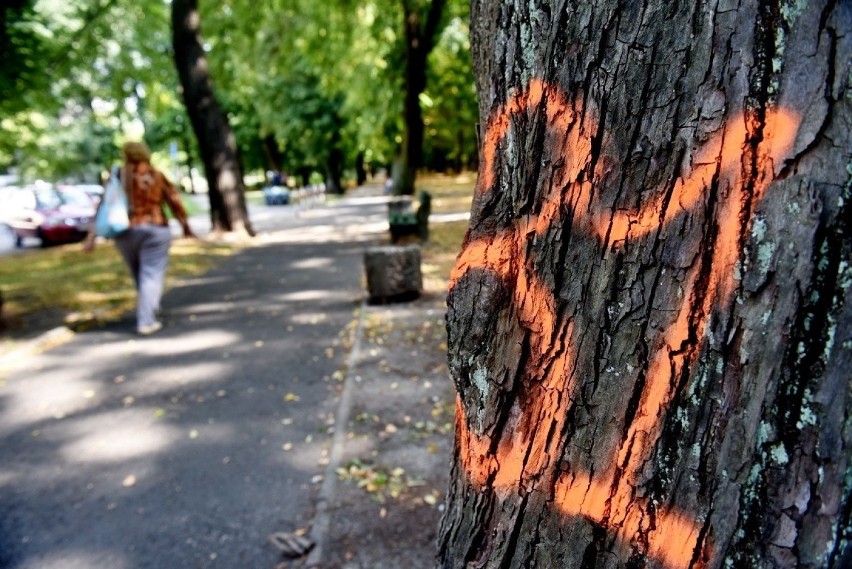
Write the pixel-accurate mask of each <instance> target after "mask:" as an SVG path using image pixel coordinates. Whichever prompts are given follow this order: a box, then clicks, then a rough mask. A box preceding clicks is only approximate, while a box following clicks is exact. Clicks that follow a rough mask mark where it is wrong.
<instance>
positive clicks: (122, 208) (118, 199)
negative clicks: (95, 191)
mask: <svg viewBox="0 0 852 569" xmlns="http://www.w3.org/2000/svg"><path fill="white" fill-rule="evenodd" d="M129 227H130V216H129V215H128V213H127V194H125V193H124V187H123V186H122V185H121V180H119V179H118V176H116V175H115V174H113V175H112V176H110V178H109V182H107V185H106V189H104V195H103V200H102V203H101V207H100V208H99V209H98V214H97V216H96V217H95V233H96V234H97V235H99V236H101V237H107V238H110V239H111V238H113V237H117V236H119V235H121V234H122V233H124V232H125V231H127V229H128V228H129Z"/></svg>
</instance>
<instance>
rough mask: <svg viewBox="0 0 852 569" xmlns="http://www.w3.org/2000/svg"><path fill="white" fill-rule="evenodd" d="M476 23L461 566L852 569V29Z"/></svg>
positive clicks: (836, 15) (450, 516)
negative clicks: (476, 154) (477, 139)
mask: <svg viewBox="0 0 852 569" xmlns="http://www.w3.org/2000/svg"><path fill="white" fill-rule="evenodd" d="M471 22H472V30H471V36H472V44H473V52H474V64H475V69H476V73H477V87H478V90H479V94H480V118H481V125H482V126H481V133H480V134H481V142H482V145H481V148H480V176H479V180H478V183H477V187H476V197H475V200H474V205H473V210H472V217H471V222H470V229H469V231H468V234H467V236H466V238H465V243H464V246H463V250H462V252H461V254H460V255H459V258H458V260H457V264H456V267H455V269H454V271H453V275H452V284H451V289H450V293H449V297H448V304H449V311H448V316H447V320H448V324H447V327H448V332H449V362H450V369H451V374H452V377H453V380H454V382H455V384H456V388H457V391H458V410H457V433H456V446H455V453H454V461H453V470H452V482H451V485H450V489H449V493H448V497H447V509H446V512H445V515H444V519H443V521H442V527H441V537H440V553H439V562H440V566H441V567H445V568H451V567H452V568H473V567H476V568H485V567H487V568H510V567H525V568H534V567H538V568H552V567H572V568H583V569H591V568H615V567H630V568H638V567H654V568H657V567H660V568H666V569H681V568H687V567H711V568H719V567H744V568H745V567H748V568H752V567H813V568H817V567H820V568H822V567H836V568H840V567H850V566H852V547H850V543H852V542H850V538H851V537H852V527H850V526H851V525H852V524H850V514H852V499H850V493H852V488H850V487H852V475H850V473H852V462H850V450H852V418H851V417H852V413H850V410H852V407H850V401H852V380H850V371H849V370H850V369H852V290H850V285H852V259H851V258H850V257H852V239H850V237H852V227H850V224H851V223H852V212H850V203H852V201H851V200H852V135H850V132H852V85H850V82H852V65H851V64H850V59H852V5H851V4H849V3H843V2H831V1H828V2H826V1H822V2H810V3H806V4H801V5H799V4H797V5H796V6H793V5H788V4H787V3H777V2H772V1H769V2H757V1H756V0H747V1H745V2H741V3H734V4H730V3H727V2H718V1H706V0H702V1H698V2H685V3H664V2H652V3H648V2H644V3H640V2H621V1H618V0H594V1H591V2H582V3H569V2H567V1H555V0H554V1H552V2H520V1H518V0H503V1H494V0H473V1H472V14H471Z"/></svg>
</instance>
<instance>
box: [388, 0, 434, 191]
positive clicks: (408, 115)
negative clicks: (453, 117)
mask: <svg viewBox="0 0 852 569" xmlns="http://www.w3.org/2000/svg"><path fill="white" fill-rule="evenodd" d="M416 4H417V0H402V7H403V19H404V25H405V84H404V90H405V93H404V102H403V121H404V122H403V132H402V148H401V150H400V168H399V176H398V178H397V179H396V180H394V186H393V190H394V193H395V194H396V195H407V196H410V195H413V194H414V182H415V179H416V176H417V169H418V168H419V167H420V165H421V164H422V162H423V131H424V128H423V111H422V109H421V108H420V95H421V94H422V93H423V91H424V90H425V89H426V69H427V63H428V59H429V53H431V52H432V48H433V47H434V46H435V40H436V39H437V35H438V31H439V26H440V23H441V16H442V14H443V11H444V5H445V4H446V0H431V1H430V2H429V7H428V10H427V11H426V15H425V18H424V17H423V14H422V13H421V10H420V8H419V7H417V6H416Z"/></svg>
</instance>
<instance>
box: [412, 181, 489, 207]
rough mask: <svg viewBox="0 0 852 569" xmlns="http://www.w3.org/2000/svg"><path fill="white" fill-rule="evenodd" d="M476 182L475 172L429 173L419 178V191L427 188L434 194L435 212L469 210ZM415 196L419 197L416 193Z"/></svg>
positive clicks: (433, 204)
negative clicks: (453, 173)
mask: <svg viewBox="0 0 852 569" xmlns="http://www.w3.org/2000/svg"><path fill="white" fill-rule="evenodd" d="M475 184H476V173H475V172H464V173H461V174H456V175H448V174H427V175H423V176H419V177H418V179H417V189H418V191H420V190H426V191H427V192H429V193H430V194H432V212H433V213H459V212H469V211H470V204H471V201H473V188H474V185H475ZM414 197H415V198H416V197H417V195H416V193H415V196H414Z"/></svg>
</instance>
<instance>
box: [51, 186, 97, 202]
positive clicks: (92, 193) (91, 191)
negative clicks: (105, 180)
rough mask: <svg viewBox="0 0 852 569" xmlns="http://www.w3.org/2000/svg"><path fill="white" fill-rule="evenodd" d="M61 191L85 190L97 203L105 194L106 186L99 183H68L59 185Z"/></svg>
mask: <svg viewBox="0 0 852 569" xmlns="http://www.w3.org/2000/svg"><path fill="white" fill-rule="evenodd" d="M57 188H58V189H59V191H60V192H66V191H71V192H84V193H85V194H86V195H87V196H89V198H90V199H91V200H92V201H93V202H94V203H95V205H97V204H98V203H100V201H101V198H102V197H103V195H104V187H103V186H99V185H98V184H67V185H62V186H57Z"/></svg>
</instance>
